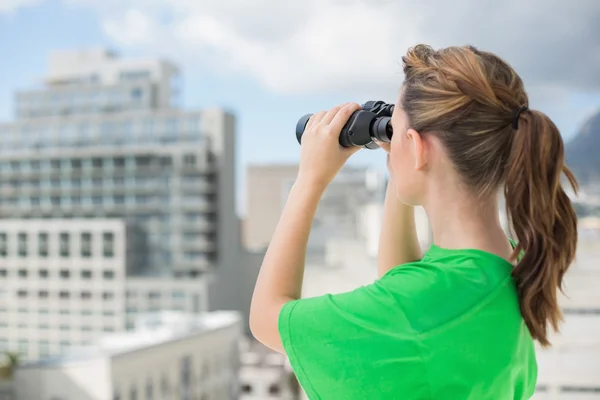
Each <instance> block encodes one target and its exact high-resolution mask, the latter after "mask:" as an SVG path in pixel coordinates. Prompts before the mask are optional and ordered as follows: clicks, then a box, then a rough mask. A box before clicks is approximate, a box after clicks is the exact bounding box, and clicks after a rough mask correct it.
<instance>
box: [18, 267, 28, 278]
mask: <svg viewBox="0 0 600 400" xmlns="http://www.w3.org/2000/svg"><path fill="white" fill-rule="evenodd" d="M27 273H28V272H27V270H26V269H20V270H19V272H18V274H19V278H27Z"/></svg>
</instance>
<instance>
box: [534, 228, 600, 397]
mask: <svg viewBox="0 0 600 400" xmlns="http://www.w3.org/2000/svg"><path fill="white" fill-rule="evenodd" d="M599 258H600V223H599V221H598V219H597V218H585V219H582V220H580V223H579V245H578V248H577V258H576V260H575V262H574V263H573V265H572V266H571V267H570V269H569V271H568V272H567V274H566V275H565V285H564V294H563V295H561V296H560V304H561V307H562V309H563V314H564V322H563V324H562V325H561V331H560V333H558V334H553V335H552V337H551V339H550V340H551V343H552V347H550V348H547V349H541V348H540V349H538V364H539V378H538V389H537V393H536V396H535V397H534V399H535V400H580V399H595V398H599V397H600V291H598V283H599V282H600V265H599V264H598V259H599Z"/></svg>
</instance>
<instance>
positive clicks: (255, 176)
mask: <svg viewBox="0 0 600 400" xmlns="http://www.w3.org/2000/svg"><path fill="white" fill-rule="evenodd" d="M297 173H298V166H297V165H254V166H250V167H249V168H248V173H247V196H246V197H247V201H248V206H247V215H246V220H245V224H244V243H245V246H246V247H247V248H249V249H253V250H257V249H265V248H266V247H267V246H268V244H269V242H270V240H271V236H272V235H273V232H274V231H275V227H276V225H277V222H278V221H279V217H280V216H281V212H282V211H283V207H284V205H285V202H286V201H287V198H288V195H289V192H290V190H291V188H292V185H293V184H294V181H295V179H296V175H297ZM385 188H386V181H385V176H384V174H383V173H382V172H380V171H378V170H376V169H373V168H366V167H354V166H349V165H347V166H345V167H344V168H342V170H341V171H340V172H339V173H338V175H337V176H336V177H335V178H334V180H333V181H332V182H331V184H330V185H329V186H328V187H327V189H326V191H325V193H324V194H323V197H322V199H321V201H320V203H319V207H318V209H317V213H316V216H315V221H314V223H313V226H312V230H311V234H310V238H309V243H308V247H307V265H313V264H314V265H322V266H324V265H327V266H332V267H334V266H338V265H339V264H343V262H344V259H345V258H348V257H347V256H349V255H350V254H356V253H359V254H360V256H362V257H367V258H370V259H372V258H373V257H375V256H376V254H377V245H378V239H379V229H380V226H381V217H382V207H383V200H384V195H385ZM340 257H342V259H340Z"/></svg>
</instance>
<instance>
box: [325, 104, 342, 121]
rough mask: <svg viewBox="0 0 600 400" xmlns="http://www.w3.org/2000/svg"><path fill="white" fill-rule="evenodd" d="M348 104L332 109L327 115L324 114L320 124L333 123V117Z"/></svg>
mask: <svg viewBox="0 0 600 400" xmlns="http://www.w3.org/2000/svg"><path fill="white" fill-rule="evenodd" d="M347 104H348V103H344V104H340V105H338V106H335V107H333V108H332V109H331V110H329V111H327V114H325V116H324V117H323V119H322V120H321V124H329V123H330V122H331V121H333V117H335V115H336V114H337V113H338V112H339V111H340V110H341V109H342V108H344V107H345V106H346V105H347Z"/></svg>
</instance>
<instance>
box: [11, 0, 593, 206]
mask: <svg viewBox="0 0 600 400" xmlns="http://www.w3.org/2000/svg"><path fill="white" fill-rule="evenodd" d="M379 1H380V3H381V4H382V6H381V7H380V8H384V6H385V7H397V8H390V9H389V10H387V11H386V10H383V11H381V10H379V9H375V8H371V7H369V8H367V7H365V6H361V5H360V4H359V3H361V2H360V1H357V2H354V3H353V4H355V5H354V6H352V7H350V6H348V7H346V8H344V9H342V8H340V7H342V6H340V4H341V3H340V2H336V1H333V0H322V1H321V2H317V1H316V0H310V1H306V2H305V3H304V6H303V8H297V9H294V10H292V11H289V10H287V9H284V8H285V6H279V5H280V3H279V2H277V1H275V0H273V1H270V0H255V1H254V2H253V1H249V2H248V3H253V4H256V10H255V9H254V8H251V7H249V8H248V9H243V10H240V9H239V8H240V7H241V3H240V2H233V3H232V0H224V1H222V2H220V3H223V4H222V7H221V8H219V7H218V6H217V5H215V2H206V1H200V0H199V1H198V2H197V3H198V4H197V5H192V6H190V2H186V1H184V0H172V1H166V0H154V1H151V2H148V1H146V2H144V1H143V0H104V1H100V0H68V1H67V0H65V1H59V0H53V1H43V0H38V1H37V3H38V4H34V5H27V4H26V3H31V2H33V3H36V1H35V0H0V54H2V70H1V71H2V74H1V75H0V120H3V121H5V120H10V119H12V115H13V102H12V93H13V92H14V91H15V90H17V89H24V88H28V87H31V86H33V85H35V84H36V83H37V82H39V79H40V78H41V77H42V76H43V75H44V73H45V69H46V60H47V56H48V54H49V52H51V51H52V50H56V49H73V48H85V47H100V46H102V47H108V48H111V49H115V50H117V51H118V52H119V53H121V54H122V55H123V56H125V57H136V56H151V57H162V56H166V57H168V58H170V59H172V60H173V61H175V62H176V63H179V64H180V65H181V67H182V70H183V75H184V76H183V78H184V98H183V106H184V108H190V109H194V108H202V107H207V106H211V107H212V106H219V107H225V108H227V109H230V110H231V111H233V112H234V113H235V114H236V115H237V117H238V121H239V122H238V139H239V147H238V150H239V151H238V173H239V174H238V177H239V178H238V180H239V181H240V185H239V188H240V190H245V189H244V186H243V171H244V168H245V166H246V165H247V164H248V163H270V162H295V161H297V160H298V155H299V153H298V151H299V148H298V145H297V143H296V141H295V137H294V125H295V122H296V121H297V119H298V117H300V116H301V115H303V114H305V113H308V112H314V111H316V110H320V109H327V108H329V107H331V106H333V105H335V104H337V103H341V102H345V101H357V102H362V101H365V100H369V99H382V100H386V101H394V100H395V95H396V93H397V88H398V84H399V82H400V80H401V76H400V75H399V74H400V72H401V71H400V68H399V65H398V63H397V62H398V61H399V59H400V57H401V54H402V52H403V51H404V50H405V49H406V47H408V45H410V44H414V43H416V42H421V41H427V42H428V43H432V44H438V43H439V45H446V44H448V41H449V40H454V41H456V43H453V44H464V43H465V42H466V41H469V42H472V40H470V38H475V39H477V40H474V41H475V43H474V44H476V45H478V42H479V41H480V42H481V43H482V46H483V47H485V48H488V49H491V50H492V51H496V50H497V51H500V52H501V53H502V51H504V53H506V54H507V57H509V61H510V62H512V61H514V62H515V64H516V65H515V67H516V68H517V70H518V71H524V72H523V74H522V75H523V77H524V79H525V82H526V84H527V83H528V82H532V85H531V86H532V88H533V90H532V91H531V92H530V94H531V104H532V106H533V108H539V109H541V110H542V111H545V112H547V113H548V114H549V115H550V116H551V117H552V118H554V119H555V121H556V122H557V124H558V125H559V128H561V130H562V131H563V135H564V137H565V138H566V139H568V138H569V137H571V136H572V135H573V134H574V133H575V132H576V131H577V129H578V127H579V126H580V125H581V123H582V122H583V120H584V119H585V117H586V115H589V114H590V113H591V112H593V111H594V110H596V109H598V108H599V106H600V78H597V77H596V81H595V82H594V81H592V82H590V83H589V84H586V82H583V83H582V82H581V79H579V77H581V76H586V75H585V74H586V73H588V71H587V70H577V71H575V70H573V69H569V68H568V66H567V67H564V68H562V66H561V65H559V64H560V60H561V59H562V58H566V57H568V56H569V54H568V52H569V49H568V46H567V44H563V46H564V48H561V47H560V46H561V43H559V42H557V44H556V47H555V48H554V49H551V50H552V51H548V50H545V47H544V46H540V44H539V43H536V42H535V41H536V40H537V41H539V42H540V43H543V42H544V40H547V41H552V40H553V38H552V37H551V36H549V35H552V34H553V33H552V32H550V31H549V33H548V34H547V36H544V35H543V34H541V33H539V32H538V34H537V35H538V36H539V37H537V36H536V34H529V35H528V36H525V37H524V36H522V35H521V36H520V34H519V32H512V33H511V35H514V36H509V35H507V37H506V42H507V43H504V42H499V41H498V39H497V35H495V34H494V32H491V33H490V32H488V31H486V27H485V26H480V27H478V26H475V25H476V23H472V24H471V25H470V28H469V29H470V30H459V29H457V28H455V26H454V24H453V25H452V26H451V27H450V28H452V29H450V28H448V27H445V26H444V25H443V24H444V23H445V21H440V28H439V31H440V32H436V31H432V30H431V28H430V27H427V28H423V27H424V26H427V24H426V23H425V24H424V23H423V21H425V22H427V17H428V16H429V14H428V13H431V12H433V11H436V10H435V9H431V7H429V6H428V5H427V4H428V3H427V2H423V4H424V5H422V6H421V5H415V4H416V3H415V2H402V1H399V2H397V4H400V5H397V4H396V3H394V4H392V3H393V2H387V1H386V0H379ZM227 3H231V4H229V5H230V6H231V5H232V4H233V5H235V6H236V7H237V9H236V10H237V13H236V12H233V11H230V10H229V9H227ZM317 3H318V4H317ZM350 3H352V2H350ZM508 3H511V2H507V4H508ZM583 3H586V4H591V5H592V7H593V4H598V3H594V2H590V3H588V2H586V1H585V0H581V2H580V4H583ZM23 4H24V5H23ZM194 4H195V3H194ZM474 4H475V3H474V2H470V1H467V0H464V1H462V2H461V1H458V2H456V5H455V8H458V9H459V10H455V11H448V12H449V13H451V12H457V13H458V12H459V11H460V10H461V9H462V7H466V8H464V10H471V9H472V8H473V7H472V5H474ZM515 4H517V5H518V2H517V3H515ZM544 4H546V5H547V4H549V3H544ZM190 7H192V8H190ZM261 7H263V10H261V9H260V8H261ZM282 7H283V8H282ZM419 7H421V8H419ZM519 7H521V6H519ZM557 7H558V6H557ZM573 8H575V10H572V9H565V10H562V9H560V8H556V7H555V9H553V8H552V6H550V7H548V6H547V7H546V10H547V11H548V10H550V11H548V12H553V13H554V14H551V15H550V17H553V18H556V20H557V21H560V20H561V19H564V18H567V19H568V15H565V13H576V12H577V13H580V14H576V16H577V17H578V18H580V20H581V16H585V15H590V14H591V15H592V16H593V15H594V13H593V12H592V13H590V11H589V9H585V8H584V7H580V8H581V9H578V8H577V7H573ZM267 9H268V10H269V11H268V12H272V14H273V15H272V18H271V19H268V18H267V19H265V18H266V17H265V16H264V14H265V10H267ZM7 10H9V11H7ZM408 10H411V11H412V14H411V15H412V16H413V17H411V19H409V20H407V19H402V18H406V16H405V15H406V14H407V11H408ZM521 10H522V12H521V14H524V15H525V16H521V17H517V19H518V18H530V19H532V18H533V17H527V14H526V13H527V12H528V11H527V9H526V7H525V8H524V7H521ZM342 11H343V14H342V15H341V16H340V13H341V12H342ZM392 11H398V18H397V19H398V21H396V19H389V20H386V19H384V18H383V16H385V15H388V16H389V14H391V13H392ZM402 11H403V12H402ZM437 11H439V10H437ZM382 12H383V13H384V14H381V13H382ZM510 12H511V9H510V6H509V5H507V6H506V13H510ZM534 12H535V10H533V9H532V10H531V13H532V14H531V15H534ZM594 12H596V10H595V9H594ZM253 13H254V14H253ZM311 13H312V14H311ZM327 13H329V14H327ZM378 13H379V14H378ZM512 15H515V14H512ZM517 15H518V14H517ZM574 15H575V14H574ZM302 18H305V19H306V20H302ZM248 20H251V21H252V20H254V21H255V23H254V24H250V25H248V26H245V25H244V23H245V21H248ZM590 20H593V18H591V17H590ZM307 21H308V22H307ZM386 21H387V22H386ZM396 22H397V23H396ZM517 22H518V21H515V23H517ZM489 23H491V24H492V25H493V24H494V22H493V21H492V22H489ZM498 23H499V24H500V25H498V26H503V25H502V23H503V22H502V21H499V22H498ZM582 24H583V25H585V21H583V22H582ZM396 25H402V26H403V31H402V35H401V36H402V40H401V41H400V42H399V43H397V44H396V43H395V42H394V36H393V34H394V32H395V31H394V29H397V28H396ZM458 25H460V24H458ZM361 27H362V28H361ZM361 29H364V31H361ZM540 29H541V28H540ZM554 30H556V29H554ZM354 31H356V33H354ZM371 33H372V35H373V36H377V37H378V38H380V39H378V40H371V39H370V38H369V37H370V34H371ZM575 33H577V32H575ZM584 33H585V32H582V33H581V34H584ZM588 33H589V32H588ZM592 33H593V32H592ZM558 34H561V35H562V36H561V37H564V35H565V33H564V32H561V31H560V30H559V32H558ZM447 36H449V37H447ZM515 37H516V38H517V39H518V38H519V37H521V38H523V37H524V39H522V40H521V41H522V42H523V44H522V45H519V44H518V42H517V44H516V45H515V41H514V39H515ZM573 39H575V38H573ZM528 40H529V42H527V41H528ZM591 40H593V38H592V39H591ZM348 41H350V44H348ZM578 42H581V41H578ZM596 42H599V41H598V39H597V38H596ZM405 43H408V45H405ZM592 44H593V43H592ZM211 46H212V47H211ZM519 46H521V47H522V48H520V47H519ZM595 46H596V47H593V46H592V48H590V49H589V51H590V52H591V53H592V54H593V53H594V49H598V46H600V45H599V44H598V43H596V44H595ZM389 49H394V51H395V50H396V49H397V52H396V53H395V54H394V55H393V56H382V54H387V53H385V52H386V51H388V50H389ZM530 49H531V50H530ZM519 51H520V52H519ZM531 51H539V52H540V54H539V55H537V54H533V55H531V54H530V53H531ZM542 52H543V53H542ZM553 52H554V53H558V56H560V57H558V58H551V57H556V56H557V54H554V55H553V54H552V53H553ZM561 52H563V53H564V54H561ZM388 53H391V52H390V51H388ZM511 55H512V57H513V58H512V59H511V58H510V56H511ZM256 58H262V59H265V61H264V62H262V63H261V62H260V60H256ZM545 59H547V60H550V61H548V62H553V63H554V64H553V65H556V68H545V67H544V64H543V63H544V60H545ZM537 60H539V63H538V61H537ZM593 60H595V59H592V61H593ZM595 61H596V65H593V64H592V65H590V66H589V68H590V69H591V70H592V71H596V72H597V71H598V70H600V68H599V66H598V60H595ZM580 62H581V63H582V64H584V63H588V64H589V63H590V61H586V60H585V59H581V60H580ZM519 67H521V69H519ZM535 68H539V69H540V70H542V71H544V72H542V73H541V74H540V73H538V71H537V70H536V69H535ZM561 68H562V69H561ZM578 68H585V65H584V66H581V67H578ZM570 71H573V73H570ZM575 74H576V75H577V76H571V75H575ZM593 76H594V75H593V74H591V75H590V77H592V78H587V79H593ZM536 106H539V107H536ZM351 162H352V163H354V164H372V165H375V166H377V167H378V168H384V165H385V162H384V156H383V154H382V152H379V151H377V152H373V151H361V152H359V153H358V154H357V155H356V156H355V157H354V158H353V160H351ZM243 197H244V196H241V198H243ZM240 207H241V208H243V207H242V206H240Z"/></svg>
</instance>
